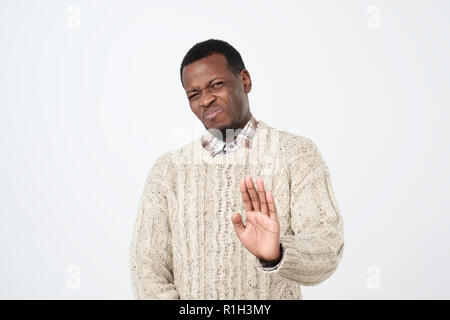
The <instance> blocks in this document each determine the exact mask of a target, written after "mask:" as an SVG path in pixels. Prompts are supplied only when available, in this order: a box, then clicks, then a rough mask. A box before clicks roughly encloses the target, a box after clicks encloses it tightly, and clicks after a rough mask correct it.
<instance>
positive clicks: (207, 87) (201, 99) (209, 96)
mask: <svg viewBox="0 0 450 320" xmlns="http://www.w3.org/2000/svg"><path fill="white" fill-rule="evenodd" d="M182 82H183V87H184V90H185V91H186V95H187V98H188V100H189V105H190V107H191V110H192V112H194V114H195V115H196V116H197V118H198V119H199V120H200V121H201V122H202V123H203V125H204V126H205V128H206V129H210V128H216V129H219V130H221V131H223V130H224V129H226V128H232V129H237V128H242V124H243V123H244V124H245V122H246V120H247V121H248V119H249V118H250V110H249V106H248V96H247V93H248V92H250V90H251V79H250V74H249V73H248V71H247V70H246V69H243V70H242V71H241V72H240V74H239V75H238V76H236V75H234V74H233V73H232V72H231V70H230V69H229V67H228V63H227V59H226V58H225V56H224V55H222V54H218V53H214V54H212V55H210V56H208V57H205V58H202V59H199V60H197V61H194V62H192V63H191V64H188V65H187V66H185V67H184V68H183V74H182Z"/></svg>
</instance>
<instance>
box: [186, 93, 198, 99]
mask: <svg viewBox="0 0 450 320" xmlns="http://www.w3.org/2000/svg"><path fill="white" fill-rule="evenodd" d="M196 96H198V94H193V95H192V96H190V97H189V98H188V99H189V100H191V98H194V97H196Z"/></svg>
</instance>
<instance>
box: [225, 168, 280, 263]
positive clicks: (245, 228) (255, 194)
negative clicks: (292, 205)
mask: <svg viewBox="0 0 450 320" xmlns="http://www.w3.org/2000/svg"><path fill="white" fill-rule="evenodd" d="M256 185H257V190H256V189H255V186H254V184H253V179H252V177H251V176H250V175H246V176H245V178H244V180H243V181H241V183H240V189H241V196H242V201H243V203H244V208H245V215H246V217H247V218H246V224H245V225H244V223H243V221H242V216H241V214H240V213H238V212H236V213H235V214H234V215H233V216H232V218H231V221H232V222H233V225H234V229H235V231H236V234H237V236H238V238H239V240H240V241H241V242H242V244H243V245H244V247H245V248H247V250H248V251H250V252H251V253H252V254H254V255H255V256H256V257H258V258H260V259H261V260H265V261H269V262H275V261H278V260H279V259H280V255H281V252H280V224H279V222H278V217H277V212H276V208H275V201H274V198H273V194H272V192H270V191H265V189H264V182H263V180H262V178H261V177H258V178H257V179H256Z"/></svg>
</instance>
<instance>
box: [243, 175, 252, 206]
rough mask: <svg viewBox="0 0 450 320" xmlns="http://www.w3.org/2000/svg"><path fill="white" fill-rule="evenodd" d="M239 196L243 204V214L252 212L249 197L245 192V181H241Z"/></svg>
mask: <svg viewBox="0 0 450 320" xmlns="http://www.w3.org/2000/svg"><path fill="white" fill-rule="evenodd" d="M241 196H242V202H243V203H244V208H245V212H246V213H247V212H250V211H253V205H252V201H251V200H250V196H249V194H248V192H247V187H246V186H245V180H242V181H241Z"/></svg>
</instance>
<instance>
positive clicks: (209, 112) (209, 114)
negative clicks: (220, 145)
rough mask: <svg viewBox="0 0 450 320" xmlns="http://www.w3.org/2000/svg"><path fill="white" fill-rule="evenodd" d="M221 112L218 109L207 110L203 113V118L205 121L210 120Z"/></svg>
mask: <svg viewBox="0 0 450 320" xmlns="http://www.w3.org/2000/svg"><path fill="white" fill-rule="evenodd" d="M222 111H223V110H222V109H221V108H219V107H214V108H212V109H209V110H207V111H205V113H204V114H203V118H204V119H205V120H208V119H211V118H213V117H215V116H216V115H217V114H218V113H220V112H222Z"/></svg>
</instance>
